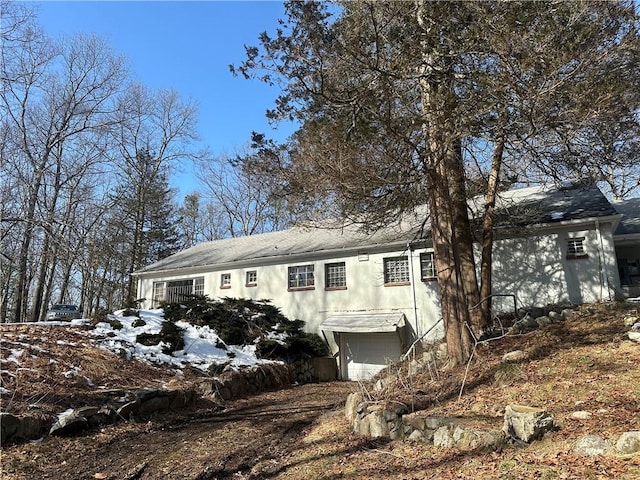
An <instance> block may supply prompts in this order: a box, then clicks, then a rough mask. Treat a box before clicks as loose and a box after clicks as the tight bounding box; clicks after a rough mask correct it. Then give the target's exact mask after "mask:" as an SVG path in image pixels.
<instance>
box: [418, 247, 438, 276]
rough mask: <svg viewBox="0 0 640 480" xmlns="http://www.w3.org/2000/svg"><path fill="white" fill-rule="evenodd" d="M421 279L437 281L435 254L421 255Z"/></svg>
mask: <svg viewBox="0 0 640 480" xmlns="http://www.w3.org/2000/svg"><path fill="white" fill-rule="evenodd" d="M420 278H421V279H422V280H436V262H435V259H434V257H433V252H426V253H421V254H420Z"/></svg>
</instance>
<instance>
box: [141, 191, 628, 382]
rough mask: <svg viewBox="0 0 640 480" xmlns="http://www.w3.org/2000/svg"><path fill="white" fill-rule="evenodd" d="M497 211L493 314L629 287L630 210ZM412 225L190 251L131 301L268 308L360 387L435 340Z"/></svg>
mask: <svg viewBox="0 0 640 480" xmlns="http://www.w3.org/2000/svg"><path fill="white" fill-rule="evenodd" d="M636 205H637V203H636ZM474 208H481V205H479V204H478V205H475V206H473V207H472V210H473V209H474ZM498 208H499V212H500V215H499V224H498V228H497V229H496V231H497V241H496V243H495V247H494V248H495V250H494V272H493V275H494V284H493V291H494V293H496V294H508V295H513V297H504V298H502V299H496V301H495V306H496V307H497V308H502V309H511V310H513V298H515V299H517V306H518V308H520V307H525V306H545V305H547V304H557V303H569V302H570V303H574V304H579V303H586V302H599V301H606V300H610V299H613V298H614V297H617V296H620V295H621V294H622V293H623V290H622V287H623V286H622V285H621V281H620V280H621V275H622V274H623V273H624V275H625V276H624V282H623V283H629V285H630V284H631V283H632V282H636V281H637V283H638V284H640V275H638V273H640V272H639V270H638V259H640V228H639V224H638V218H640V212H638V210H637V209H636V210H635V215H634V214H633V213H634V212H633V207H631V210H630V211H628V210H625V208H626V207H621V206H619V205H613V204H612V203H610V202H609V201H607V199H606V198H605V197H604V195H602V193H601V192H600V191H599V190H598V189H597V188H583V187H581V186H579V185H565V186H561V187H550V186H541V187H528V188H523V189H519V190H512V191H509V192H505V193H503V194H501V195H500V200H499V202H498ZM424 215H425V212H422V213H417V214H416V215H415V217H413V218H405V219H403V221H402V222H399V224H398V225H396V226H393V227H388V228H386V229H384V230H381V231H378V232H376V233H373V234H366V233H363V232H362V231H360V230H358V229H357V228H356V227H354V226H344V227H340V228H337V227H327V226H325V227H323V228H313V227H308V228H307V227H296V228H292V229H289V230H284V231H279V232H273V233H266V234H261V235H254V236H248V237H242V238H230V239H224V240H217V241H212V242H206V243H202V244H200V245H196V246H194V247H191V248H189V249H186V250H184V251H182V252H179V253H177V254H175V255H172V256H170V257H168V258H165V259H163V260H161V261H159V262H157V263H154V264H152V265H149V266H148V267H145V268H143V269H141V270H139V271H137V272H135V275H136V277H137V279H138V298H142V299H144V300H143V302H142V306H143V307H144V308H152V307H156V306H158V305H159V304H160V302H161V301H170V302H172V301H179V300H180V298H181V295H183V294H185V293H187V294H192V293H195V294H206V295H208V296H209V297H211V298H222V297H241V298H251V299H254V300H261V299H269V300H271V302H272V303H273V304H274V305H275V306H277V307H279V308H280V309H281V310H282V312H283V314H284V315H286V316H287V317H288V318H291V319H294V318H296V319H300V320H304V321H305V322H306V329H307V331H309V332H314V333H318V334H320V335H322V336H324V338H325V339H326V340H327V342H328V343H329V345H330V347H331V349H332V351H333V352H334V354H335V357H336V360H337V361H338V366H339V374H340V377H341V378H343V379H352V380H353V379H365V378H369V377H371V376H372V375H373V374H375V373H377V372H378V371H380V370H381V369H382V368H384V367H385V366H386V365H387V364H388V363H389V361H391V360H396V359H397V358H398V357H399V356H400V355H401V354H402V353H403V352H404V351H405V350H406V349H407V348H408V346H409V345H410V344H411V343H412V342H413V341H414V340H415V339H419V338H424V339H425V340H427V341H429V340H432V341H435V340H439V339H441V338H442V337H443V333H444V332H443V329H442V322H439V320H440V311H439V306H438V285H437V282H436V279H435V271H434V261H433V249H432V247H431V241H430V239H429V232H428V231H426V232H425V231H422V230H421V228H420V225H421V224H422V223H423V221H424V218H425V217H424ZM627 220H628V221H627ZM616 253H617V254H618V257H617V256H616ZM625 262H626V263H625ZM634 262H635V263H634Z"/></svg>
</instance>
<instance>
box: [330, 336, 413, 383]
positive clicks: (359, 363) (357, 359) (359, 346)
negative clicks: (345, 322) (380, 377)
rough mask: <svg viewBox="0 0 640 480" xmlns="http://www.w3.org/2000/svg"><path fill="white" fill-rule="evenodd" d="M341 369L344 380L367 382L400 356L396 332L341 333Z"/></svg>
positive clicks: (400, 349)
mask: <svg viewBox="0 0 640 480" xmlns="http://www.w3.org/2000/svg"><path fill="white" fill-rule="evenodd" d="M340 336H341V342H340V343H341V348H340V352H341V362H340V364H341V367H342V376H343V378H344V379H345V380H369V379H370V378H371V377H373V376H374V375H375V374H376V373H378V372H379V371H380V370H382V369H383V368H385V367H386V366H387V365H389V364H390V363H391V362H395V361H396V360H398V359H399V358H400V356H401V355H402V348H401V346H400V339H399V338H398V334H397V333H396V332H392V333H389V332H385V333H342V334H341V335H340Z"/></svg>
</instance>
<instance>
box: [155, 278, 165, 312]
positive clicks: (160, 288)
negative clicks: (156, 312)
mask: <svg viewBox="0 0 640 480" xmlns="http://www.w3.org/2000/svg"><path fill="white" fill-rule="evenodd" d="M165 285H166V284H165V282H153V295H152V300H151V308H158V307H159V306H160V303H161V302H164V296H165Z"/></svg>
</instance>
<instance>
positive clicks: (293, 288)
mask: <svg viewBox="0 0 640 480" xmlns="http://www.w3.org/2000/svg"><path fill="white" fill-rule="evenodd" d="M315 289H316V287H289V288H287V291H288V292H303V291H305V290H315Z"/></svg>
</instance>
